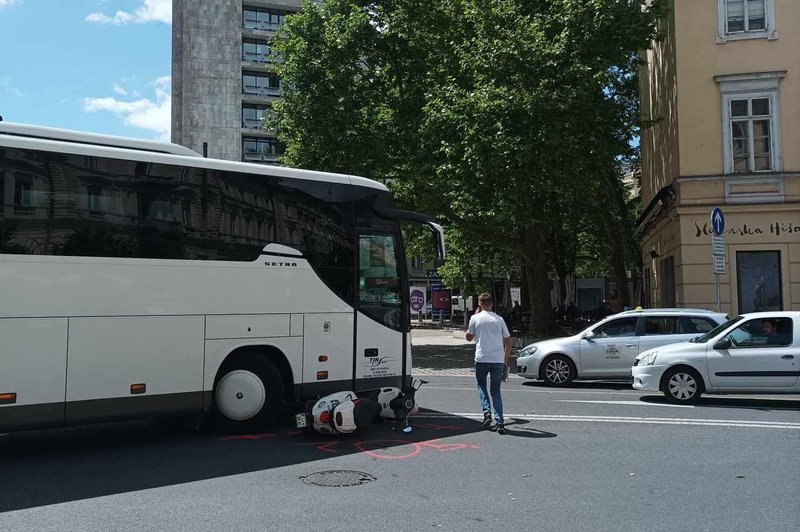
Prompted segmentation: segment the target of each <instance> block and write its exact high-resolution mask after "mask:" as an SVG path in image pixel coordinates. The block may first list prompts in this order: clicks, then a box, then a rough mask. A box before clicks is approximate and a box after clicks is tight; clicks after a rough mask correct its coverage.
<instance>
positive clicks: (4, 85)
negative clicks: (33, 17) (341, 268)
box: [0, 0, 25, 98]
mask: <svg viewBox="0 0 800 532" xmlns="http://www.w3.org/2000/svg"><path fill="white" fill-rule="evenodd" d="M2 1H3V0H0V2H2ZM0 7H2V6H0ZM0 89H2V91H3V92H4V93H6V94H10V95H12V96H17V97H19V98H22V97H24V96H25V93H24V92H22V91H21V90H19V88H18V87H17V86H16V85H14V84H13V83H12V82H11V78H10V77H8V76H3V77H2V78H0Z"/></svg>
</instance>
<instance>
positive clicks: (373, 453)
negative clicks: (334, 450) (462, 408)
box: [355, 440, 481, 460]
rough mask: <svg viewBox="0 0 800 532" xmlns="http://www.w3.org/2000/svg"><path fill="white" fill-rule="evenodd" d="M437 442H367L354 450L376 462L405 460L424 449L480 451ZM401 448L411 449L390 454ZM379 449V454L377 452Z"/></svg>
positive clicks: (360, 443)
mask: <svg viewBox="0 0 800 532" xmlns="http://www.w3.org/2000/svg"><path fill="white" fill-rule="evenodd" d="M438 442H439V440H428V441H421V442H406V441H403V440H369V441H359V442H356V443H355V446H356V449H358V450H359V451H361V452H362V453H364V454H366V455H367V456H369V457H371V458H375V459H378V460H407V459H409V458H413V457H415V456H418V455H419V454H420V453H421V452H422V451H423V450H425V448H429V449H433V450H435V451H439V452H450V451H460V450H463V449H480V448H481V446H480V445H477V444H472V443H438ZM402 447H411V449H410V450H406V451H405V452H402V453H399V454H391V453H392V452H393V451H397V450H400V448H402ZM378 449H381V452H378Z"/></svg>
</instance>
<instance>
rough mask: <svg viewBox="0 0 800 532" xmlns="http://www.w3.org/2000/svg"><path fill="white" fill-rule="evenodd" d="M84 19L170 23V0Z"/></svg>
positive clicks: (147, 1) (121, 23) (147, 0)
mask: <svg viewBox="0 0 800 532" xmlns="http://www.w3.org/2000/svg"><path fill="white" fill-rule="evenodd" d="M3 1H4V0H0V2H3ZM11 1H14V0H11ZM86 21H87V22H95V23H97V24H113V25H115V26H124V25H125V24H131V23H133V24H142V23H144V22H163V23H165V24H172V0H143V3H142V5H140V6H139V7H137V8H136V9H134V10H133V12H132V13H129V12H127V11H117V12H116V13H115V14H114V16H109V15H106V14H105V13H99V12H98V13H91V14H89V15H87V16H86Z"/></svg>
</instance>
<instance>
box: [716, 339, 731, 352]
mask: <svg viewBox="0 0 800 532" xmlns="http://www.w3.org/2000/svg"><path fill="white" fill-rule="evenodd" d="M732 345H733V342H731V339H730V338H729V337H727V336H726V337H725V338H721V339H719V340H717V342H716V343H715V344H714V349H716V350H717V351H724V350H726V349H730V348H731V346H732Z"/></svg>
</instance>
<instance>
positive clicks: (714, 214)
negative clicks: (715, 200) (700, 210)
mask: <svg viewBox="0 0 800 532" xmlns="http://www.w3.org/2000/svg"><path fill="white" fill-rule="evenodd" d="M711 229H712V230H713V231H714V234H715V235H717V236H722V233H723V232H724V231H725V215H724V214H722V209H720V208H719V207H714V210H713V211H711Z"/></svg>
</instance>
